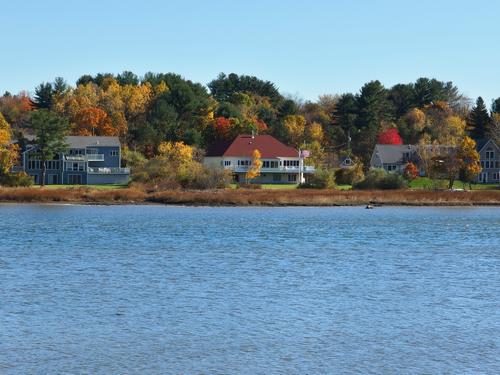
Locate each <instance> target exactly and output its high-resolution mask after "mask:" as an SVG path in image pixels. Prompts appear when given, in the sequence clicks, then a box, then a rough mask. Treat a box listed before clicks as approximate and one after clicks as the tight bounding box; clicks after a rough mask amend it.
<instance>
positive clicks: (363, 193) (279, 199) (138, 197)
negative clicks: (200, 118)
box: [0, 187, 500, 206]
mask: <svg viewBox="0 0 500 375" xmlns="http://www.w3.org/2000/svg"><path fill="white" fill-rule="evenodd" d="M0 202H4V203H6V202H7V203H75V204H149V203H150V204H169V205H200V206H201V205H203V206H356V205H367V204H372V205H392V206H396V205H406V206H475V205H477V206H483V205H484V206H500V190H477V191H428V190H351V191H340V190H333V189H323V190H317V189H297V190H254V189H214V190H166V191H160V192H150V193H148V192H144V191H142V190H140V189H137V188H133V187H131V188H125V189H109V190H108V189H107V190H99V189H92V188H64V189H57V188H56V189H44V188H39V187H31V188H1V189H0Z"/></svg>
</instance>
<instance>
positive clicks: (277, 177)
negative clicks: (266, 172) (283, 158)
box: [273, 174, 281, 182]
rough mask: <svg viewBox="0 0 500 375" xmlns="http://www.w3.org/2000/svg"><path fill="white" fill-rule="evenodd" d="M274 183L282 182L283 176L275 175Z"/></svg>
mask: <svg viewBox="0 0 500 375" xmlns="http://www.w3.org/2000/svg"><path fill="white" fill-rule="evenodd" d="M273 181H274V182H280V181H281V175H280V174H273Z"/></svg>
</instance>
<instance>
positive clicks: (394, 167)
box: [387, 164, 397, 172]
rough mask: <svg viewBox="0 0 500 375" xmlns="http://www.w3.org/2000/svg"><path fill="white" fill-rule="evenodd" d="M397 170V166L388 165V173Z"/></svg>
mask: <svg viewBox="0 0 500 375" xmlns="http://www.w3.org/2000/svg"><path fill="white" fill-rule="evenodd" d="M395 170H397V165H396V164H388V165H387V171H388V172H393V171H395Z"/></svg>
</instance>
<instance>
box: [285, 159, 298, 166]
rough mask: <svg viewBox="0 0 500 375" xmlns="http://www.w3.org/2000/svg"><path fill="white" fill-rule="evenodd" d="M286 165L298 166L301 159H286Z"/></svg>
mask: <svg viewBox="0 0 500 375" xmlns="http://www.w3.org/2000/svg"><path fill="white" fill-rule="evenodd" d="M284 163H285V167H298V166H299V161H298V160H285V161H284Z"/></svg>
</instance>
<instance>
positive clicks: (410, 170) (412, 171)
mask: <svg viewBox="0 0 500 375" xmlns="http://www.w3.org/2000/svg"><path fill="white" fill-rule="evenodd" d="M403 176H404V177H405V178H406V179H407V180H408V181H413V180H414V179H416V178H417V177H418V168H417V166H416V165H415V164H413V163H412V162H409V163H407V164H406V166H405V170H404V172H403Z"/></svg>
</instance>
